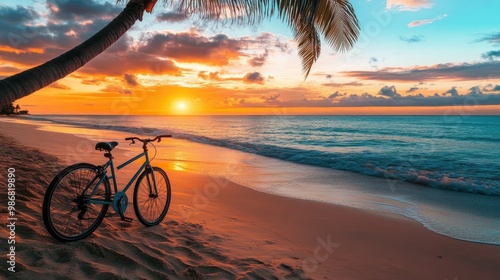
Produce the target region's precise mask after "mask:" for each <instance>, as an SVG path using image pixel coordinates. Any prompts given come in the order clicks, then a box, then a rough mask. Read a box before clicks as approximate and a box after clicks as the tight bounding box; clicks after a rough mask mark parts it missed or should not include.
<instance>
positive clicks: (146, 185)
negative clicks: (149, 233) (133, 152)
mask: <svg viewBox="0 0 500 280" xmlns="http://www.w3.org/2000/svg"><path fill="white" fill-rule="evenodd" d="M153 177H154V181H153ZM153 182H156V188H155V186H154V183H153ZM170 197H171V190H170V182H169V180H168V177H167V173H165V171H163V169H161V168H159V167H152V168H148V169H146V170H145V171H144V172H142V174H141V175H140V176H139V179H137V183H136V184H135V190H134V210H135V214H136V216H137V218H138V219H139V221H141V223H142V224H144V225H145V226H148V227H149V226H154V225H157V224H159V223H160V222H161V221H162V220H163V218H164V217H165V215H166V214H167V211H168V207H169V206H170Z"/></svg>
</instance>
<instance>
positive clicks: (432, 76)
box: [341, 61, 500, 82]
mask: <svg viewBox="0 0 500 280" xmlns="http://www.w3.org/2000/svg"><path fill="white" fill-rule="evenodd" d="M341 73H343V74H344V75H346V76H348V77H355V78H358V79H362V80H376V81H399V82H409V81H413V82H420V81H431V80H442V79H443V80H446V79H449V80H481V79H498V78H500V61H487V62H480V63H474V64H470V63H461V64H452V63H448V64H436V65H431V66H414V67H410V68H383V69H380V70H378V71H345V72H341Z"/></svg>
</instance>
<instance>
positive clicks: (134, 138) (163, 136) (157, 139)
mask: <svg viewBox="0 0 500 280" xmlns="http://www.w3.org/2000/svg"><path fill="white" fill-rule="evenodd" d="M167 137H172V135H167V134H164V135H158V136H156V137H155V138H153V139H149V138H147V139H141V138H139V137H127V138H125V141H132V143H131V144H134V143H135V142H134V140H137V141H141V142H142V143H143V144H146V143H149V142H155V141H158V142H160V141H161V138H167Z"/></svg>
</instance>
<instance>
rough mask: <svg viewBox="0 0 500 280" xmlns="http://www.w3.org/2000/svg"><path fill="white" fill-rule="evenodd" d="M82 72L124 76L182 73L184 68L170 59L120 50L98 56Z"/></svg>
mask: <svg viewBox="0 0 500 280" xmlns="http://www.w3.org/2000/svg"><path fill="white" fill-rule="evenodd" d="M79 71H80V72H82V73H86V74H93V75H107V76H124V75H125V74H127V73H129V74H130V73H141V74H154V75H162V74H167V75H177V76H178V75H181V74H182V71H183V69H181V68H179V67H177V65H176V64H175V63H174V62H173V61H172V60H168V59H161V58H158V57H157V56H155V55H151V54H145V53H140V52H136V51H120V52H116V53H105V54H102V55H100V56H97V57H96V58H94V59H93V60H91V61H90V62H89V63H87V64H86V65H85V66H83V67H82V68H81V69H80V70H79Z"/></svg>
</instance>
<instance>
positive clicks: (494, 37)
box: [476, 32, 500, 45]
mask: <svg viewBox="0 0 500 280" xmlns="http://www.w3.org/2000/svg"><path fill="white" fill-rule="evenodd" d="M484 41H488V42H490V43H492V44H495V45H500V32H498V33H492V34H488V35H485V36H483V37H481V38H479V39H478V40H476V42H484Z"/></svg>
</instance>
